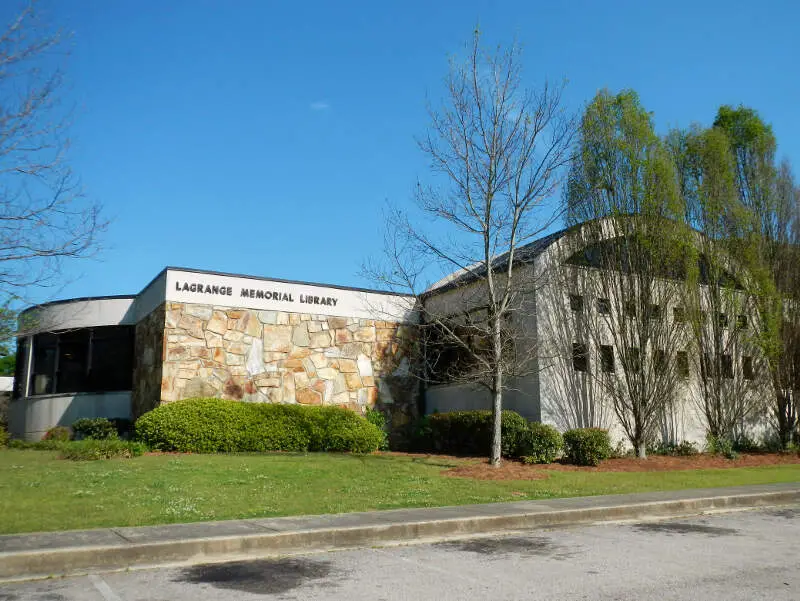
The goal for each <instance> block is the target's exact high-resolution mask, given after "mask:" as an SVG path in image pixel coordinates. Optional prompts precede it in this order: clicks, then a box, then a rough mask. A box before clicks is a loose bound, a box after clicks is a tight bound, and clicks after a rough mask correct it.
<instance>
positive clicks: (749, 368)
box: [742, 355, 756, 380]
mask: <svg viewBox="0 0 800 601" xmlns="http://www.w3.org/2000/svg"><path fill="white" fill-rule="evenodd" d="M742 376H743V377H744V379H745V380H754V379H755V377H756V372H755V370H754V369H753V358H752V357H750V356H749V355H745V356H744V357H742Z"/></svg>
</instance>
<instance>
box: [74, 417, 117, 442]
mask: <svg viewBox="0 0 800 601" xmlns="http://www.w3.org/2000/svg"><path fill="white" fill-rule="evenodd" d="M72 433H73V435H74V437H75V440H83V439H91V440H111V439H114V438H117V437H118V433H117V426H116V425H115V424H114V423H112V422H111V421H109V420H108V419H106V418H105V417H94V418H91V417H82V418H81V419H79V420H76V421H75V423H74V424H72Z"/></svg>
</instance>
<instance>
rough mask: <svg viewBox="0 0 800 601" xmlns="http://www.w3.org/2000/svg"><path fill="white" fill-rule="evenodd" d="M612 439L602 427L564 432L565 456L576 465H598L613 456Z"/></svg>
mask: <svg viewBox="0 0 800 601" xmlns="http://www.w3.org/2000/svg"><path fill="white" fill-rule="evenodd" d="M611 452H612V448H611V439H610V438H609V437H608V430H603V429H602V428H576V429H574V430H567V431H566V432H564V457H566V459H567V461H569V462H570V463H574V464H575V465H598V464H599V463H600V462H601V461H603V460H604V459H608V458H609V457H611Z"/></svg>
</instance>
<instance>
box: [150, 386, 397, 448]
mask: <svg viewBox="0 0 800 601" xmlns="http://www.w3.org/2000/svg"><path fill="white" fill-rule="evenodd" d="M134 428H135V436H136V439H137V440H139V441H142V442H144V443H145V444H147V445H148V446H149V447H150V448H152V449H156V450H162V451H182V452H190V453H218V452H230V453H232V452H263V451H352V452H355V453H369V452H372V451H375V450H377V448H378V446H379V445H380V443H381V440H382V433H381V431H380V430H378V428H376V427H375V426H373V425H372V424H370V423H369V422H368V421H367V420H365V419H364V418H363V417H361V416H359V415H356V414H355V413H354V412H353V411H350V410H349V409H344V408H341V407H307V406H304V405H274V404H269V403H242V402H239V401H228V400H223V399H186V400H183V401H176V402H174V403H169V404H167V405H162V406H161V407H158V408H156V409H154V410H153V411H150V412H148V413H145V414H144V415H143V416H142V417H140V418H139V419H138V420H137V421H136V424H135V426H134Z"/></svg>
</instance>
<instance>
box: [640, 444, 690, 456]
mask: <svg viewBox="0 0 800 601" xmlns="http://www.w3.org/2000/svg"><path fill="white" fill-rule="evenodd" d="M698 453H700V449H698V448H697V445H696V444H694V443H693V442H691V441H689V440H682V441H681V442H661V441H659V442H656V443H655V444H653V445H648V447H647V454H648V455H668V456H671V457H691V456H693V455H697V454H698Z"/></svg>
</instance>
